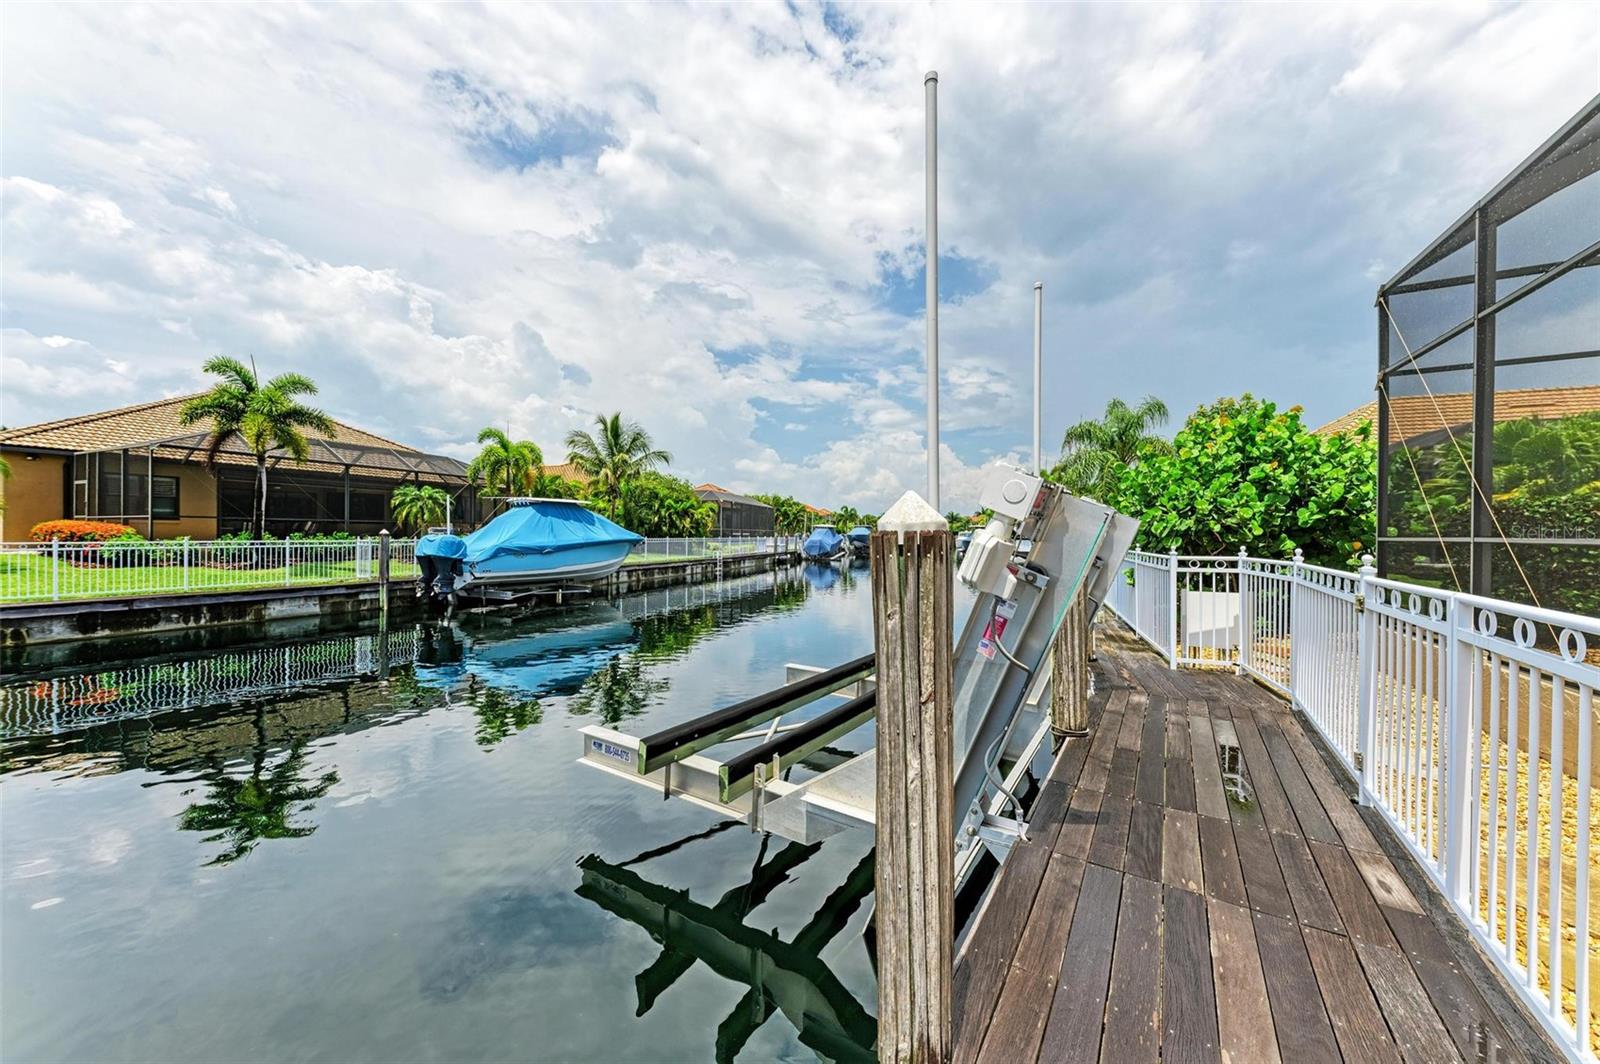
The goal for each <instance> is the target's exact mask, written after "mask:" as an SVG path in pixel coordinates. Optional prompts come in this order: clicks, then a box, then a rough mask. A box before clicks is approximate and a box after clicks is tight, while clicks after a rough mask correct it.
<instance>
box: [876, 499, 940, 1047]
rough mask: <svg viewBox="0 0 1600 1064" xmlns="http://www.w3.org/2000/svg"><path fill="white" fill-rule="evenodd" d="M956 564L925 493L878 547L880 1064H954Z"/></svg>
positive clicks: (894, 514)
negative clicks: (891, 1063) (889, 1063)
mask: <svg viewBox="0 0 1600 1064" xmlns="http://www.w3.org/2000/svg"><path fill="white" fill-rule="evenodd" d="M954 555H955V551H954V543H953V539H952V537H951V535H950V529H949V525H948V524H947V523H946V522H945V520H944V518H943V517H941V516H940V515H939V513H938V512H937V511H936V510H934V509H933V507H931V506H929V505H928V503H927V502H925V501H924V500H923V499H922V498H921V497H920V496H918V495H917V494H916V493H915V492H907V493H906V494H905V495H904V496H902V497H901V499H900V501H899V502H897V503H895V504H894V506H892V507H890V509H889V511H888V512H887V513H885V514H884V515H883V517H882V518H881V519H880V520H879V521H878V529H877V531H876V532H874V533H873V536H872V547H871V558H872V561H871V565H872V624H873V637H874V640H875V645H876V649H877V655H878V657H877V665H878V746H877V766H878V769H877V773H878V780H877V811H876V820H877V855H876V860H877V941H878V1059H879V1060H880V1061H896V1062H899V1061H917V1062H919V1064H928V1062H943V1061H948V1060H949V1059H950V1057H951V1045H952V1018H951V979H952V961H953V956H952V954H953V949H954V941H955V904H954V903H955V853H954V850H955V835H954V832H955V827H954V820H953V816H954V809H953V806H954V784H953V782H952V776H951V731H952V717H951V706H952V702H953V698H952V691H953V686H954V684H953V676H952V668H951V658H952V656H953V653H952V645H953V638H952V636H953V620H952V612H951V599H952V594H953V588H952V576H953V559H954Z"/></svg>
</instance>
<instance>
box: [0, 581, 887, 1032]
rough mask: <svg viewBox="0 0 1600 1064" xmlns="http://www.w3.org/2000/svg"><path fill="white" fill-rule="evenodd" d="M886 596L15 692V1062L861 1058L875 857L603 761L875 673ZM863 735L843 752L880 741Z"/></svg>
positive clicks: (638, 607)
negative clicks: (860, 668)
mask: <svg viewBox="0 0 1600 1064" xmlns="http://www.w3.org/2000/svg"><path fill="white" fill-rule="evenodd" d="M869 599H870V595H869V590H868V586H867V574H866V571H865V569H864V568H858V569H840V568H834V569H819V568H807V569H803V570H796V571H792V572H788V573H782V572H780V573H767V574H761V575H759V576H754V577H748V578H744V579H741V580H734V581H727V582H723V583H720V584H709V585H702V586H699V587H688V588H674V589H670V590H658V591H655V592H651V593H648V594H645V593H640V594H637V595H634V596H630V597H627V598H623V599H619V600H614V601H607V602H595V603H592V604H588V605H582V606H576V607H570V608H568V609H565V610H561V611H559V612H548V613H544V614H535V615H524V616H522V617H521V618H518V619H507V618H503V617H495V616H468V617H465V618H461V619H458V620H457V621H456V622H455V623H453V624H451V625H448V626H418V625H412V624H405V625H400V624H396V625H392V626H390V627H389V628H388V629H387V630H386V631H382V632H380V631H379V630H378V629H376V628H361V629H352V630H347V631H341V632H331V633H330V632H322V633H314V634H309V635H308V634H305V633H285V632H272V633H257V634H255V635H254V638H253V641H249V642H238V643H236V644H235V645H232V646H226V647H221V648H217V647H212V648H202V649H195V648H183V647H179V648H176V649H170V648H169V649H170V652H168V653H165V654H163V653H161V652H160V651H159V648H155V647H148V646H147V647H142V648H140V656H139V657H137V658H134V659H129V660H116V659H113V658H105V659H103V660H99V661H96V662H94V663H93V664H85V663H83V662H81V661H79V662H72V661H67V662H60V661H50V660H46V659H38V660H33V661H23V662H21V663H14V664H13V667H8V668H7V670H6V675H5V678H4V681H3V683H0V875H3V888H4V889H3V891H0V905H3V909H0V936H3V938H0V1002H3V1005H0V1057H3V1058H4V1059H6V1060H17V1061H22V1060H27V1061H259V1060H293V1061H324V1060H325V1061H433V1060H441V1061H442V1060H452V1061H454V1060H491V1061H498V1060H624V1059H626V1060H662V1061H701V1060H714V1059H715V1060H735V1059H736V1060H751V1061H755V1060H760V1061H767V1060H811V1059H815V1058H816V1057H818V1056H822V1057H826V1058H829V1059H855V1058H861V1057H864V1056H865V1055H866V1054H865V1049H866V1047H868V1046H870V1044H871V1042H872V1038H873V1035H874V1027H875V1021H874V1020H873V998H874V993H875V977H874V974H873V968H872V960H871V957H870V956H869V950H868V941H867V939H868V936H867V935H866V934H865V933H864V932H865V930H866V924H867V920H868V917H869V916H870V912H871V893H870V892H871V885H872V864H871V852H870V848H871V840H870V839H869V838H866V837H865V836H864V835H862V834H861V833H846V834H843V835H838V836H835V837H833V838H831V839H829V840H827V841H826V842H824V843H821V844H818V845H815V846H800V845H798V844H789V843H786V842H785V841H784V840H782V839H778V838H766V837H763V836H760V835H757V834H754V833H752V832H751V831H750V830H749V828H747V827H745V826H743V825H736V824H732V823H728V822H719V821H718V820H717V818H716V817H714V816H713V815H712V814H710V813H708V812H705V811H703V810H700V809H697V808H695V807H693V806H690V805H688V804H687V803H684V802H681V801H671V802H664V801H662V800H661V797H660V796H659V794H655V793H652V792H650V791H649V790H647V789H645V788H643V787H637V786H633V785H629V784H627V783H626V782H624V781H619V780H616V779H614V778H611V777H609V776H607V775H606V774H604V773H600V772H597V771H594V770H593V769H589V768H586V767H583V766H581V765H579V764H577V761H576V759H577V757H578V755H579V752H580V749H581V745H580V740H579V736H578V729H579V728H580V727H582V726H584V725H585V724H590V723H605V724H608V725H612V726H616V727H621V728H623V729H625V730H628V731H630V732H634V733H637V734H642V733H645V732H648V731H652V730H655V729H658V728H660V727H662V726H664V725H666V724H669V723H673V722H675V721H678V720H682V719H685V718H688V717H691V716H694V715H697V714H699V713H703V712H705V711H707V710H709V709H712V708H716V707H719V706H722V705H726V704H728V703H730V702H733V701H735V700H738V699H740V698H743V697H747V696H749V695H752V694H755V693H758V692H759V691H762V690H765V689H766V688H768V687H770V686H771V685H773V684H775V683H778V682H781V680H782V679H783V671H784V665H785V663H786V662H791V661H793V662H807V663H814V664H833V663H837V662H839V661H843V660H846V659H847V658H850V657H854V656H856V655H859V654H861V653H864V652H865V651H866V650H867V649H869V648H870V645H871V640H872V624H871V616H870V611H869ZM870 736H871V726H870V725H868V726H866V727H865V728H863V729H861V730H860V731H858V732H857V733H855V734H854V735H852V736H849V737H846V738H845V739H843V740H840V741H839V743H838V744H836V746H837V749H830V750H828V751H823V752H822V753H821V754H819V755H817V759H816V761H815V762H814V763H813V764H812V765H811V766H810V770H820V769H821V768H825V767H826V766H827V764H828V763H829V759H830V758H835V757H836V755H837V754H838V753H839V752H840V751H842V750H848V749H859V748H861V746H862V745H864V744H866V743H869V742H870Z"/></svg>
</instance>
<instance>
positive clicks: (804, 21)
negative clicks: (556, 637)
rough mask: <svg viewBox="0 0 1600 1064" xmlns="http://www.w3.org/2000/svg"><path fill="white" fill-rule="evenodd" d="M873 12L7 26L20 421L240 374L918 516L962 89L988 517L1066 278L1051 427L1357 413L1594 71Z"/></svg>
mask: <svg viewBox="0 0 1600 1064" xmlns="http://www.w3.org/2000/svg"><path fill="white" fill-rule="evenodd" d="M441 10H442V11H443V15H442V16H441V13H440V12H441ZM843 16H844V17H845V18H846V19H847V20H848V21H849V22H850V23H851V24H852V25H853V26H854V27H855V31H856V32H855V35H854V36H853V38H852V39H851V40H849V41H845V40H841V39H840V38H838V37H835V36H833V35H832V34H831V33H830V32H829V30H828V29H827V27H826V26H825V25H824V20H823V18H822V14H821V11H820V9H818V8H815V7H811V6H802V7H801V8H800V9H799V10H798V12H796V13H793V14H791V13H790V11H789V10H788V9H787V8H786V7H784V6H778V5H771V6H755V5H742V6H730V7H724V8H711V7H691V8H685V7H671V6H652V7H647V8H638V9H629V10H628V12H627V13H625V14H624V13H623V12H622V11H621V10H620V9H616V8H605V7H582V6H564V7H561V6H541V7H520V8H511V9H498V10H494V9H491V10H481V9H465V8H459V7H457V8H448V9H427V8H405V7H390V8H384V9H382V11H381V12H374V11H371V10H366V9H355V8H337V7H335V8H325V9H318V10H317V11H316V12H315V13H309V12H306V11H303V10H299V9H292V8H274V7H254V8H249V7H238V6H228V7H223V6H217V7H200V6H196V7H185V8H177V7H164V8H161V9H159V10H154V9H148V8H138V7H131V6H130V7H115V8H113V7H96V8H86V7H71V6H65V5H61V6H54V7H45V6H33V7H24V8H19V9H17V10H16V11H13V12H10V13H9V17H8V20H7V33H6V35H5V38H4V41H3V44H0V47H3V54H0V59H3V69H4V73H3V75H0V76H3V79H4V81H3V88H4V93H3V104H0V107H3V112H0V117H3V125H0V128H3V129H4V148H5V152H4V157H3V158H4V162H3V166H4V179H5V183H4V186H3V198H4V204H3V206H4V237H5V241H4V244H5V250H4V262H3V276H0V280H3V282H4V291H5V303H4V308H3V313H4V321H5V325H6V330H5V332H4V336H3V338H4V347H5V349H4V353H3V359H4V361H3V365H4V368H5V379H4V392H5V396H4V398H5V403H6V406H7V412H6V414H5V418H6V422H7V423H9V424H16V423H20V422H21V420H22V419H23V418H24V417H25V418H26V419H28V420H38V419H43V418H45V417H53V416H59V415H62V414H67V413H72V412H74V411H80V410H84V409H89V408H93V407H95V406H101V405H110V404H112V403H116V402H128V401H132V400H134V399H137V398H142V397H146V396H154V395H160V394H167V393H170V392H174V391H178V390H182V389H188V388H193V387H196V386H198V385H199V383H200V379H199V376H198V373H197V367H198V365H199V363H200V362H201V361H202V360H203V359H204V358H205V357H206V356H207V355H210V354H213V353H216V352H219V351H226V352H229V353H233V354H239V355H253V356H255V357H256V359H257V361H258V362H259V363H260V364H261V365H262V366H263V368H264V369H266V370H268V371H276V370H279V369H284V368H295V369H300V370H304V371H307V372H309V373H311V374H312V375H313V376H314V377H315V378H316V379H317V380H319V381H320V382H321V383H322V385H323V400H324V403H325V405H326V406H327V407H328V408H329V409H330V410H332V411H333V412H334V413H336V414H337V415H339V416H341V417H344V418H347V419H349V420H352V421H354V422H356V423H358V424H361V425H364V426H366V427H369V428H371V429H373V430H374V431H377V432H381V433H385V434H388V435H394V436H399V437H401V438H404V439H407V440H409V441H412V442H415V443H417V444H419V445H423V446H427V447H430V448H434V449H438V450H441V451H445V452H447V453H453V454H464V453H469V452H470V449H471V440H472V437H473V436H474V435H475V433H476V431H477V429H478V428H479V427H481V426H482V425H483V424H486V423H496V424H509V425H510V426H511V428H512V429H513V430H514V431H515V432H517V433H519V434H523V435H527V436H530V437H532V438H533V439H535V440H537V441H538V442H539V443H540V444H541V445H543V446H544V447H545V448H546V449H547V451H549V452H551V453H559V450H560V447H559V443H560V440H561V438H562V436H563V435H564V434H565V433H566V431H567V430H568V429H570V428H572V427H574V426H579V425H583V424H586V423H587V422H588V421H589V419H590V418H591V417H592V416H593V415H594V414H595V413H598V412H609V411H612V410H617V409H621V410H623V411H625V412H627V413H628V414H629V415H630V416H633V417H635V418H638V419H639V420H641V421H642V422H644V423H645V424H646V425H647V427H649V428H650V429H651V430H652V432H653V433H654V434H655V435H656V437H657V438H658V440H659V442H660V443H661V444H662V445H663V446H665V447H667V448H668V449H670V450H671V451H672V452H673V453H674V455H675V456H676V458H677V465H678V467H679V468H680V469H681V471H682V472H683V473H684V474H685V475H686V476H689V477H690V478H691V479H694V480H697V481H698V480H703V479H710V480H715V481H717V482H719V483H727V484H729V486H736V487H741V488H744V489H746V490H780V491H789V492H793V493H795V494H797V495H800V496H802V497H807V498H811V499H813V500H815V501H818V502H822V503H837V502H850V503H852V504H854V505H858V506H862V507H865V508H869V509H871V508H877V507H880V506H882V505H886V504H887V503H888V502H889V501H890V500H892V499H893V498H894V497H895V496H896V495H898V494H899V492H900V491H901V490H903V489H904V488H906V487H908V486H920V485H921V483H922V469H923V466H924V457H923V440H922V436H921V431H922V425H923V414H922V406H921V404H922V396H923V387H924V382H923V376H922V370H921V366H922V358H921V348H922V324H921V320H920V318H919V317H918V316H916V315H915V314H914V313H911V314H905V313H899V312H896V311H895V310H892V309H889V307H888V306H887V300H886V294H885V292H884V291H882V290H880V288H879V286H878V281H879V278H880V272H881V271H882V270H883V269H885V267H886V265H888V266H890V267H892V268H893V269H897V270H905V269H910V270H915V269H916V267H917V260H918V258H919V250H918V248H919V242H920V232H921V225H922V174H921V159H922V142H921V137H922V114H921V100H922V80H921V75H922V72H923V71H924V70H926V69H928V68H930V67H933V68H937V69H939V71H940V72H941V78H942V81H941V112H942V125H941V152H942V154H941V166H942V171H941V186H942V197H943V200H942V215H941V225H942V236H943V247H944V248H945V249H946V250H949V249H959V251H960V253H961V254H962V255H963V256H964V257H965V258H966V259H968V260H972V261H974V262H979V263H982V264H984V267H985V269H987V270H989V271H990V273H991V274H992V276H993V277H994V281H993V284H992V285H991V286H990V287H988V288H986V289H983V290H981V291H977V292H972V293H968V294H966V295H965V296H964V297H963V298H962V299H961V300H960V301H959V302H958V303H955V304H953V305H950V306H947V307H945V308H944V310H943V313H942V347H943V351H944V360H943V371H944V372H943V376H944V380H943V382H942V385H943V387H942V392H941V396H942V400H943V402H942V407H943V413H944V426H945V428H946V430H947V431H948V432H950V433H951V434H952V436H951V438H950V440H947V446H949V445H950V444H951V443H953V446H954V449H953V450H950V451H949V453H948V454H947V455H946V456H945V458H944V459H943V466H944V470H945V485H944V494H945V496H946V498H945V499H944V500H943V501H945V502H946V503H947V507H946V508H949V506H967V505H970V504H971V502H972V501H973V497H974V496H975V485H976V482H977V478H978V477H979V476H980V475H981V470H982V468H983V466H984V465H985V463H987V462H991V461H993V460H995V459H996V457H997V456H1004V455H1008V454H1010V455H1013V456H1014V455H1016V454H1018V453H1020V449H1021V446H1022V444H1023V442H1024V440H1025V438H1026V436H1027V435H1028V432H1029V419H1028V416H1027V408H1028V405H1029V399H1030V398H1031V397H1030V396H1029V394H1028V380H1029V374H1030V372H1031V338H1030V322H1031V299H1032V282H1033V281H1034V280H1035V279H1039V278H1043V279H1044V280H1045V282H1046V295H1047V308H1046V352H1047V365H1046V382H1047V383H1046V394H1047V399H1048V403H1047V414H1046V433H1047V436H1048V435H1052V434H1055V433H1059V431H1060V430H1061V428H1062V427H1064V426H1065V425H1066V424H1068V423H1070V422H1072V421H1075V420H1077V419H1078V418H1080V417H1083V416H1086V415H1088V414H1090V413H1093V412H1095V411H1097V410H1098V409H1100V408H1101V407H1102V406H1103V405H1104V402H1105V400H1106V399H1107V398H1109V397H1110V396H1111V395H1117V394H1121V395H1129V396H1132V395H1142V394H1144V393H1146V392H1157V393H1158V394H1161V395H1163V396H1164V397H1165V398H1167V399H1168V401H1169V402H1170V404H1171V405H1172V406H1173V408H1174V409H1175V411H1178V412H1181V411H1183V410H1185V409H1188V408H1190V407H1192V406H1193V405H1195V404H1196V403H1198V402H1200V401H1203V400H1208V399H1211V398H1214V397H1215V396H1216V395H1217V394H1219V393H1221V392H1237V391H1242V390H1244V389H1246V388H1250V389H1253V390H1255V391H1256V392H1258V393H1265V394H1268V395H1271V396H1274V397H1279V398H1283V399H1285V400H1286V401H1303V402H1305V403H1306V404H1307V405H1308V407H1310V408H1311V411H1310V413H1311V415H1312V418H1311V419H1312V420H1321V419H1325V418H1331V417H1332V416H1334V415H1336V414H1338V413H1341V412H1342V411H1343V409H1345V408H1347V407H1351V406H1354V405H1356V404H1358V403H1359V402H1362V401H1364V400H1365V399H1366V398H1367V397H1368V395H1367V391H1368V388H1369V385H1370V380H1371V372H1370V370H1371V358H1370V356H1369V354H1368V352H1369V351H1370V332H1371V312H1370V305H1371V290H1372V287H1373V284H1374V281H1375V279H1377V278H1381V277H1383V276H1386V275H1387V273H1389V272H1392V270H1393V269H1394V267H1395V266H1396V265H1398V264H1399V263H1400V262H1403V261H1405V259H1407V258H1409V256H1410V255H1411V253H1412V252H1414V251H1415V250H1416V249H1417V248H1419V247H1420V246H1422V244H1424V243H1425V242H1426V241H1427V240H1429V239H1430V238H1432V237H1433V236H1434V235H1435V233H1436V232H1437V230H1438V229H1440V228H1441V227H1442V226H1443V225H1444V224H1446V223H1447V222H1448V221H1450V220H1452V219H1453V218H1454V217H1455V216H1456V215H1457V214H1459V213H1460V211H1461V209H1462V208H1463V207H1464V206H1465V205H1466V204H1468V203H1470V202H1471V200H1472V199H1474V198H1475V197H1476V196H1477V195H1478V194H1480V193H1481V192H1482V191H1483V190H1484V189H1486V188H1488V187H1489V186H1490V185H1491V184H1492V183H1493V182H1494V181H1495V180H1496V179H1497V178H1498V177H1499V176H1500V174H1501V173H1502V172H1504V170H1505V169H1507V168H1508V167H1509V166H1511V165H1512V164H1514V163H1515V162H1516V161H1518V160H1519V159H1520V158H1521V157H1522V156H1523V155H1525V154H1526V153H1527V151H1528V150H1530V149H1531V148H1532V147H1533V146H1534V145H1535V144H1536V143H1537V142H1538V141H1539V140H1541V139H1542V138H1543V137H1544V136H1545V135H1546V134H1547V133H1548V132H1549V131H1550V130H1552V129H1554V128H1555V126H1556V125H1557V124H1559V123H1560V122H1561V121H1563V120H1564V119H1565V118H1566V117H1567V116H1568V115H1569V114H1570V113H1571V112H1572V110H1574V109H1575V108H1576V107H1577V106H1578V105H1580V104H1581V103H1582V102H1583V101H1584V100H1586V99H1588V98H1589V97H1590V96H1592V95H1593V94H1594V93H1595V91H1596V90H1597V89H1600V75H1597V73H1596V71H1597V70H1600V63H1597V62H1596V59H1597V58H1600V56H1597V46H1596V40H1597V33H1596V27H1595V24H1594V20H1593V19H1592V17H1591V16H1588V15H1587V14H1586V12H1585V10H1584V9H1582V8H1579V7H1557V6H1551V5H1544V6H1531V5H1530V6H1520V7H1500V6H1471V7H1434V6H1425V7H1420V8H1399V9H1397V8H1393V7H1389V8H1369V7H1364V6H1357V5H1344V6H1338V7H1331V6H1330V7H1321V8H1315V9H1309V10H1308V9H1305V8H1293V9H1288V8H1281V9H1273V8H1252V9H1249V10H1248V11H1247V10H1245V9H1240V8H1225V7H1214V6H1212V7H1207V6H1199V7H1185V6H1171V5H1163V6H1161V7H1133V6H1116V7H1110V6H1059V7H1054V6H1044V5H1038V6H1032V7H1020V6H1019V7H1009V8H999V9H993V8H987V9H982V10H979V9H977V8H961V7H954V6H939V7H932V6H926V7H902V6H896V7H891V6H876V5H875V6H862V7H849V8H846V9H845V10H844V12H843ZM682 55H692V56H693V57H694V61H693V62H689V63H685V62H681V61H674V60H675V58H677V57H681V56H682ZM1062 70H1070V71H1072V76H1070V77H1064V76H1062V74H1061V71H1062ZM1506 84H1515V85H1517V86H1518V91H1517V92H1516V93H1507V92H1505V91H1504V90H1503V86H1504V85H1506ZM67 337H89V338H92V340H85V341H73V342H71V343H70V344H68V345H56V346H52V344H53V343H54V341H56V340H57V339H64V338H67ZM1284 352H1294V353H1295V355H1294V357H1292V358H1290V357H1286V356H1285V355H1284ZM730 353H731V354H730ZM108 370H109V372H108Z"/></svg>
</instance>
